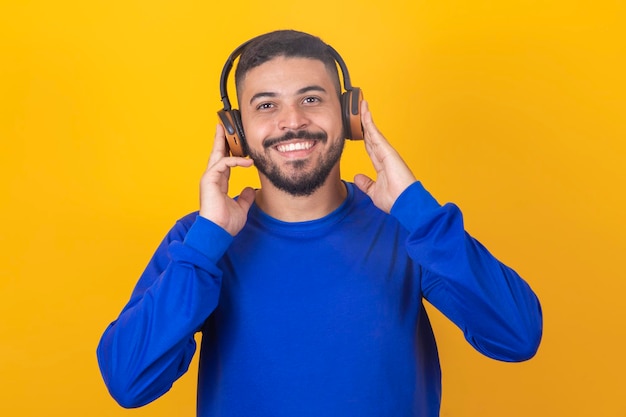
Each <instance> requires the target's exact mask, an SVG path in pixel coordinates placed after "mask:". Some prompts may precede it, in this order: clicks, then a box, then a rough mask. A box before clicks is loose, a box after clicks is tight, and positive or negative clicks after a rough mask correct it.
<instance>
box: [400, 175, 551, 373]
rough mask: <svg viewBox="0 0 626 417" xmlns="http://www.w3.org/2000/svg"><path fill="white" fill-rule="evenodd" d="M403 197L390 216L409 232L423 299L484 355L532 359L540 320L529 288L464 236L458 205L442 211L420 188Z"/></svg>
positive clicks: (411, 189)
mask: <svg viewBox="0 0 626 417" xmlns="http://www.w3.org/2000/svg"><path fill="white" fill-rule="evenodd" d="M405 194H406V195H405ZM405 194H403V195H402V196H401V197H400V198H399V199H398V200H399V201H398V202H397V203H396V205H394V209H393V210H392V214H393V215H395V216H396V217H397V218H398V219H399V220H400V222H401V223H402V224H403V225H404V226H405V227H406V228H407V229H408V230H409V231H410V232H411V233H410V236H409V240H408V242H407V248H408V251H409V256H411V258H412V259H414V260H415V261H416V262H418V263H419V264H420V265H421V266H422V268H423V277H422V291H423V294H424V297H425V298H426V299H427V300H428V301H429V302H431V303H432V304H433V305H434V306H435V307H437V308H438V309H439V310H440V311H442V312H443V313H444V314H445V315H446V316H447V317H449V318H450V319H451V320H452V321H453V322H454V323H455V324H456V325H457V326H459V327H460V328H461V329H462V331H463V333H464V335H465V337H466V339H467V340H468V341H469V342H470V343H471V344H472V345H473V346H474V347H475V348H476V349H477V350H479V351H480V352H482V353H483V354H485V355H487V356H489V357H492V358H495V359H499V360H505V361H520V360H525V359H528V358H530V357H532V356H533V355H534V354H535V352H536V350H537V348H538V345H539V342H540V340H541V332H542V315H541V308H540V305H539V301H538V299H537V297H536V296H535V294H534V293H533V291H532V290H531V288H530V287H529V286H528V284H527V283H526V282H525V281H524V280H522V279H521V278H520V277H519V275H518V274H517V273H516V272H515V271H513V270H512V269H511V268H509V267H507V266H506V265H504V264H502V263H501V262H500V261H498V260H497V259H496V258H495V257H494V256H493V255H492V254H491V253H489V251H487V249H485V248H484V247H483V246H482V245H481V244H480V243H479V242H478V241H476V240H475V239H473V238H472V237H471V236H470V235H469V234H467V233H466V232H465V230H464V225H463V217H462V214H461V212H460V210H459V209H458V208H457V207H456V206H454V205H452V204H447V205H445V206H443V207H442V206H440V205H439V204H438V203H437V202H436V201H435V200H434V199H433V198H432V197H431V196H430V195H429V194H428V193H427V192H426V191H425V190H424V189H423V188H422V187H421V185H420V184H419V183H416V184H414V185H412V186H411V187H410V189H409V190H407V192H406V193H405ZM416 210H417V211H416Z"/></svg>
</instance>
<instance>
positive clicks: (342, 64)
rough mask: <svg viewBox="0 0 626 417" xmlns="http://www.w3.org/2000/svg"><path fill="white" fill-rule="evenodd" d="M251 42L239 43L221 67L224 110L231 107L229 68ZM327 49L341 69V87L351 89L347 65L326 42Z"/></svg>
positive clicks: (221, 91) (221, 92)
mask: <svg viewBox="0 0 626 417" xmlns="http://www.w3.org/2000/svg"><path fill="white" fill-rule="evenodd" d="M250 42H252V39H251V40H249V41H246V42H244V43H242V44H241V45H239V46H238V47H237V48H236V49H235V50H234V51H233V52H232V53H231V54H230V55H229V56H228V59H227V60H226V63H225V64H224V68H222V74H221V75H220V95H221V97H222V103H223V105H224V110H225V111H229V110H231V109H232V106H231V104H230V99H229V98H228V86H227V84H228V75H229V74H230V71H231V69H232V68H233V65H234V63H235V60H236V59H237V58H238V57H239V56H240V55H241V54H242V53H243V51H244V50H245V49H246V47H247V46H248V45H249V44H250ZM326 47H327V48H328V51H329V52H330V54H331V55H332V57H333V59H334V60H335V62H336V63H337V64H339V68H340V69H341V75H342V77H343V88H344V90H346V91H350V90H352V83H351V82H350V74H349V73H348V67H347V66H346V63H345V62H344V60H343V58H341V55H339V52H337V51H336V50H335V48H333V47H332V46H330V45H328V44H326Z"/></svg>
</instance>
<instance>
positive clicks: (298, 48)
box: [235, 30, 341, 95]
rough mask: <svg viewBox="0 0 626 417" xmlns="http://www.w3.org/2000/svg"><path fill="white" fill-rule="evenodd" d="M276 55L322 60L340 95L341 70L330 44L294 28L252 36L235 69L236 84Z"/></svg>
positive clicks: (239, 84) (238, 85) (239, 83)
mask: <svg viewBox="0 0 626 417" xmlns="http://www.w3.org/2000/svg"><path fill="white" fill-rule="evenodd" d="M277 57H285V58H311V59H316V60H319V61H321V62H322V63H323V64H324V66H325V67H326V69H327V70H328V73H329V74H330V75H331V77H332V78H334V82H335V85H336V87H337V94H338V95H341V85H340V83H339V72H338V71H337V63H336V61H335V57H334V55H333V54H332V52H331V48H330V47H329V46H328V45H327V44H326V43H325V42H324V41H322V40H321V39H320V38H319V37H317V36H313V35H310V34H308V33H304V32H298V31H295V30H277V31H274V32H269V33H266V34H263V35H259V36H257V37H256V38H253V39H251V40H250V41H249V43H248V44H247V45H246V46H245V48H244V50H243V52H242V53H241V56H240V57H239V63H238V64H237V69H236V70H235V85H236V87H237V90H238V91H239V88H240V87H241V83H242V82H243V80H244V78H245V77H246V74H247V73H248V71H250V70H251V69H253V68H255V67H258V66H259V65H262V64H264V63H266V62H267V61H270V60H272V59H274V58H277Z"/></svg>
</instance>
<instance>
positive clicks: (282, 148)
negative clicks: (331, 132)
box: [276, 141, 315, 152]
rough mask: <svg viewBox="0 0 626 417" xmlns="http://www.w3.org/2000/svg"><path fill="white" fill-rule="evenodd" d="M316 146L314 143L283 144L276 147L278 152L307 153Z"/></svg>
mask: <svg viewBox="0 0 626 417" xmlns="http://www.w3.org/2000/svg"><path fill="white" fill-rule="evenodd" d="M313 145H315V142H313V141H304V142H291V143H281V144H279V145H277V146H276V150H277V151H278V152H294V151H306V150H309V149H311V148H312V147H313Z"/></svg>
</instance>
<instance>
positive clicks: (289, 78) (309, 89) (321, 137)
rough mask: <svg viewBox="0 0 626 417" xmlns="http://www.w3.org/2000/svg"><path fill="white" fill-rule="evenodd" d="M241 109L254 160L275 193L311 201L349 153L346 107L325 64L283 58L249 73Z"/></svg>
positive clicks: (269, 62)
mask: <svg viewBox="0 0 626 417" xmlns="http://www.w3.org/2000/svg"><path fill="white" fill-rule="evenodd" d="M239 99H240V100H239V101H240V102H239V107H240V110H241V118H242V123H243V127H244V130H245V133H246V142H247V144H248V151H249V153H250V157H251V158H252V159H253V160H254V162H255V166H256V167H257V169H258V170H259V172H260V175H261V179H262V180H263V177H265V178H267V179H268V180H269V181H270V182H271V183H272V184H273V185H274V186H275V187H277V188H279V189H281V190H283V191H286V192H288V193H289V194H292V195H295V196H303V195H310V194H311V193H313V191H315V190H316V189H317V188H319V187H320V186H321V185H323V184H324V182H325V181H326V179H327V178H328V176H329V175H330V173H331V172H333V171H335V172H336V174H337V175H338V173H339V171H338V169H339V165H338V162H339V159H340V157H341V152H342V150H343V145H344V139H343V126H342V124H341V104H340V102H339V93H338V92H337V88H336V84H335V82H334V81H333V78H332V77H331V76H330V74H329V72H328V71H327V69H326V67H325V66H324V64H323V63H322V62H321V61H318V60H315V59H309V58H285V57H277V58H274V59H272V60H270V61H267V62H265V63H264V64H262V65H259V66H258V67H255V68H253V69H251V70H250V71H248V73H247V74H246V76H245V78H244V79H243V82H242V83H241V86H240V91H239Z"/></svg>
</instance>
